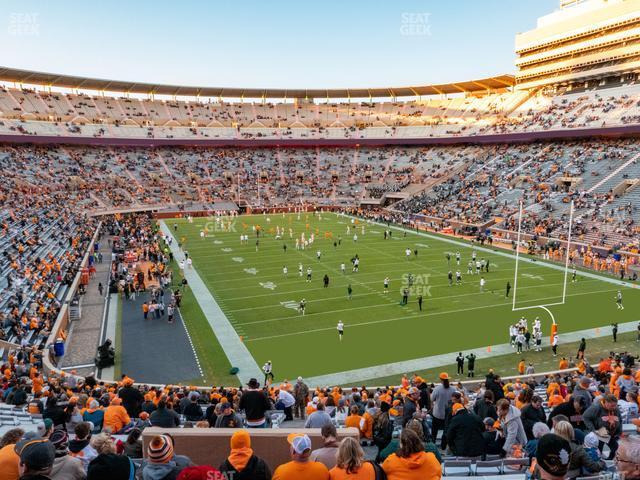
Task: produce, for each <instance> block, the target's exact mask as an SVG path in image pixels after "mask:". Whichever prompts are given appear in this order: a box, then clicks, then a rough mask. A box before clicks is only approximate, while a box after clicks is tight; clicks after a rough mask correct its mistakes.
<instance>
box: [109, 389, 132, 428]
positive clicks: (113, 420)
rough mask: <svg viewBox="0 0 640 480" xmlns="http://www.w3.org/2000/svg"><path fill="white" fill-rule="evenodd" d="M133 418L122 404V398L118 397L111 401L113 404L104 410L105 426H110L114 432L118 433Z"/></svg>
mask: <svg viewBox="0 0 640 480" xmlns="http://www.w3.org/2000/svg"><path fill="white" fill-rule="evenodd" d="M130 422H131V418H130V417H129V414H128V413H127V411H126V410H125V408H124V407H123V406H122V400H120V399H119V398H118V397H116V398H114V399H113V400H112V401H111V404H110V405H109V406H108V407H107V408H106V410H105V411H104V420H103V425H104V427H103V428H105V429H106V428H109V429H110V431H111V433H112V434H114V435H115V434H118V433H120V431H121V430H122V429H123V428H124V427H126V426H127V425H129V423H130Z"/></svg>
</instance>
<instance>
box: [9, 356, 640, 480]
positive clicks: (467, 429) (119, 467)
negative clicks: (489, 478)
mask: <svg viewBox="0 0 640 480" xmlns="http://www.w3.org/2000/svg"><path fill="white" fill-rule="evenodd" d="M635 360H636V359H635V358H634V356H632V355H630V354H626V353H625V354H620V355H615V354H612V356H610V357H609V358H606V359H602V360H601V361H600V362H599V363H598V364H597V365H594V366H593V367H590V366H587V368H586V369H585V371H584V372H583V373H580V372H578V371H575V370H562V371H559V373H557V374H552V375H549V376H547V377H546V378H544V379H543V380H542V381H541V382H535V381H533V380H530V379H529V380H520V379H510V380H502V379H501V378H500V376H499V375H497V374H496V373H494V372H493V371H489V373H488V374H487V375H486V378H485V380H484V381H483V382H479V383H477V384H475V385H469V386H465V385H463V384H460V383H458V384H457V385H454V384H453V383H451V381H450V379H449V377H448V375H447V374H444V373H443V374H441V375H440V377H439V381H438V383H437V384H436V385H434V384H433V383H430V382H428V381H427V380H426V379H423V378H421V377H420V376H418V375H412V376H411V377H409V376H406V375H405V376H403V377H402V378H401V380H400V382H399V385H398V386H395V387H377V388H367V387H364V386H363V387H354V388H351V389H342V388H340V387H327V388H320V387H313V386H308V385H306V384H305V382H304V380H303V379H302V378H298V379H297V380H296V381H295V382H294V383H290V382H288V381H286V380H285V381H284V382H282V383H280V384H267V385H264V386H261V385H260V384H259V383H258V381H257V380H255V379H252V380H251V381H250V382H249V383H248V384H247V385H245V386H240V387H224V386H220V387H217V386H213V387H211V388H210V389H206V390H205V389H198V388H195V387H188V386H171V385H167V386H164V387H156V386H148V385H137V384H135V383H134V381H133V379H131V378H129V377H127V376H126V375H123V376H122V379H121V381H120V382H118V383H117V384H108V383H104V382H97V381H96V379H95V378H93V377H92V376H90V377H85V378H80V377H76V376H73V375H64V374H55V373H54V374H50V375H44V374H43V373H42V372H41V371H40V369H39V364H38V363H37V362H35V363H32V359H31V358H30V355H29V351H28V349H19V350H17V351H14V352H12V353H11V354H10V356H9V358H8V360H7V361H6V362H5V364H4V365H3V366H2V371H3V379H2V384H1V388H0V398H1V399H2V403H4V404H8V405H14V406H15V408H23V409H26V411H28V412H29V413H31V414H33V415H35V416H37V417H38V418H41V419H42V420H41V423H40V424H39V425H38V427H37V431H36V432H26V433H25V432H24V431H23V430H21V429H13V430H10V431H8V432H7V433H6V434H5V435H4V436H3V437H2V439H1V440H0V478H2V479H3V480H5V479H6V480H9V479H10V480H17V479H18V478H51V479H54V480H57V479H60V480H67V479H84V478H89V479H102V478H110V479H113V480H118V479H121V478H122V479H129V478H132V477H133V472H134V470H136V471H137V473H136V474H137V475H138V476H139V478H143V479H175V478H185V479H186V478H189V479H191V478H211V477H204V476H197V475H204V473H205V472H207V471H213V470H212V469H211V468H212V467H208V466H197V467H196V466H194V465H193V462H191V461H190V459H189V458H188V452H181V454H177V453H176V452H175V451H174V445H173V439H172V437H171V436H170V435H169V434H161V435H156V436H154V437H153V438H152V439H151V441H150V443H149V444H148V446H147V448H146V451H143V446H142V443H141V432H142V431H143V430H144V429H145V428H147V427H149V426H155V427H159V428H162V429H170V428H176V427H185V428H186V427H192V428H209V427H217V428H233V429H236V430H234V433H233V435H232V436H231V439H230V450H229V457H228V459H227V460H226V461H225V462H224V463H223V464H222V465H215V466H214V467H215V469H218V470H219V471H222V472H236V474H237V475H239V477H234V478H250V479H262V478H265V479H269V478H274V479H299V478H303V476H305V477H306V476H309V478H313V479H315V478H318V479H343V478H357V479H372V480H373V479H374V478H378V477H376V472H377V471H378V470H379V469H381V470H383V471H384V472H385V473H386V475H387V478H390V479H392V480H393V479H398V480H400V479H424V478H440V477H441V476H442V472H443V470H444V471H445V473H446V468H447V461H448V460H452V459H458V460H459V459H460V458H475V459H482V458H489V459H493V458H496V459H497V458H501V459H506V460H519V461H512V462H506V460H503V462H505V463H504V465H511V467H510V468H511V469H512V470H511V471H512V472H513V473H517V472H525V471H529V469H530V471H531V472H533V474H534V476H536V478H549V477H546V476H545V468H548V467H547V466H546V462H548V461H549V460H548V458H547V453H546V449H547V448H551V447H549V445H547V444H550V445H551V446H553V448H557V447H558V446H560V445H561V446H563V448H564V449H565V450H566V458H565V459H563V461H562V470H561V471H559V472H555V473H557V475H554V476H553V478H576V477H578V476H585V475H589V474H594V473H598V472H605V471H609V472H611V471H618V472H621V473H622V472H625V471H629V472H631V471H633V469H634V468H636V469H637V468H638V463H639V462H640V457H637V456H636V457H633V453H632V452H634V451H635V450H633V448H634V445H637V443H634V442H639V441H640V439H637V438H636V437H634V436H631V437H628V436H627V435H626V434H623V433H622V432H623V426H624V425H625V424H629V423H633V424H635V425H636V426H638V427H640V419H639V418H638V385H639V382H640V370H638V369H637V365H636V364H635ZM21 365H26V366H28V367H29V368H27V369H24V368H21ZM274 409H278V410H283V411H284V412H285V414H286V415H287V418H289V419H293V418H294V416H295V417H296V418H298V419H302V420H304V421H305V422H306V423H305V427H307V428H320V429H321V433H322V437H323V439H324V445H323V446H322V447H321V448H320V449H315V450H314V449H312V447H311V442H310V440H309V437H308V436H307V435H305V434H292V435H290V436H289V438H288V440H289V444H290V454H291V462H290V463H286V464H283V465H267V464H266V463H265V462H264V461H263V460H261V459H260V458H258V457H256V455H255V454H254V453H253V451H252V450H251V431H252V429H253V428H264V427H265V426H268V424H269V418H268V415H267V412H269V411H271V410H274ZM5 411H6V410H5ZM286 425H287V423H286V421H285V423H284V424H282V425H281V428H283V427H286ZM243 427H244V428H243ZM336 427H337V428H336ZM342 427H353V428H355V429H357V431H358V432H359V441H358V440H355V439H354V438H344V439H341V438H340V429H341V428H342ZM550 432H552V433H550ZM634 439H635V440H634ZM212 441H215V440H212ZM365 452H366V453H365ZM616 453H617V455H616ZM185 454H186V455H185ZM556 454H557V452H556ZM366 459H368V460H366ZM614 459H615V462H614V463H611V462H609V463H607V462H606V460H614ZM556 467H558V465H556ZM198 472H200V473H198ZM272 472H273V473H272ZM548 473H554V472H548ZM213 478H215V477H213ZM219 478H224V477H219Z"/></svg>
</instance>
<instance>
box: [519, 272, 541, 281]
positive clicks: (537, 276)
mask: <svg viewBox="0 0 640 480" xmlns="http://www.w3.org/2000/svg"><path fill="white" fill-rule="evenodd" d="M522 276H523V277H527V278H530V279H531V280H544V277H542V276H540V275H531V274H530V273H523V274H522Z"/></svg>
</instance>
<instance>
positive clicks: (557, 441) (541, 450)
mask: <svg viewBox="0 0 640 480" xmlns="http://www.w3.org/2000/svg"><path fill="white" fill-rule="evenodd" d="M570 462H571V445H570V444H569V442H568V441H567V440H566V439H564V438H562V437H560V436H559V435H556V434H554V433H548V434H546V435H543V436H542V437H541V438H540V439H539V440H538V447H537V449H536V466H535V472H536V473H537V476H539V477H540V478H541V479H542V480H563V479H565V478H567V473H568V472H569V464H570Z"/></svg>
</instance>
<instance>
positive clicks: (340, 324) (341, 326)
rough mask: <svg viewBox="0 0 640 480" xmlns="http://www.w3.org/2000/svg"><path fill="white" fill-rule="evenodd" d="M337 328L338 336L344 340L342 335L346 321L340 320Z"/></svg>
mask: <svg viewBox="0 0 640 480" xmlns="http://www.w3.org/2000/svg"><path fill="white" fill-rule="evenodd" d="M336 329H337V330H338V338H339V339H340V341H342V335H344V323H342V320H339V321H338V325H337V326H336Z"/></svg>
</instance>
